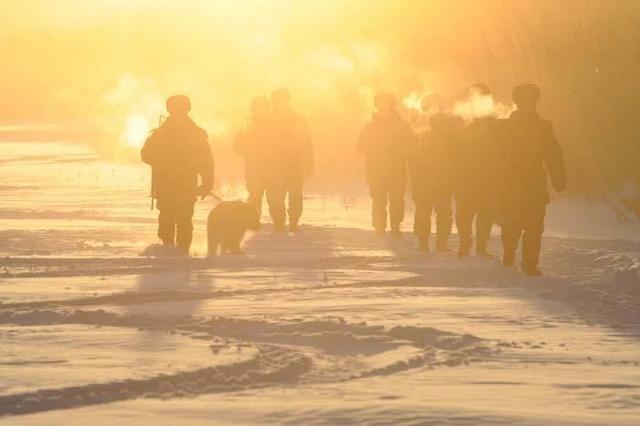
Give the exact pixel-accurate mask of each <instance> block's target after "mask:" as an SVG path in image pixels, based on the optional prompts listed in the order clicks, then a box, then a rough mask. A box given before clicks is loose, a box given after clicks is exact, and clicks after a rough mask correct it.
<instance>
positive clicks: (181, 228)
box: [176, 200, 195, 255]
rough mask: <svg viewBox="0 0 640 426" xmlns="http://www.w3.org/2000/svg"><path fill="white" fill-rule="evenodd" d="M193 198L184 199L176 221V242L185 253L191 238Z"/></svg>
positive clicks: (187, 250) (187, 252)
mask: <svg viewBox="0 0 640 426" xmlns="http://www.w3.org/2000/svg"><path fill="white" fill-rule="evenodd" d="M194 203H195V200H184V201H183V202H182V205H181V206H180V211H179V214H178V218H177V221H176V244H177V245H178V247H180V248H181V249H182V250H183V251H184V253H185V254H187V255H188V254H189V248H190V247H191V240H192V239H193V223H192V218H193V205H194Z"/></svg>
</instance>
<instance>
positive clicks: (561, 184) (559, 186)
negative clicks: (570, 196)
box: [553, 180, 567, 192]
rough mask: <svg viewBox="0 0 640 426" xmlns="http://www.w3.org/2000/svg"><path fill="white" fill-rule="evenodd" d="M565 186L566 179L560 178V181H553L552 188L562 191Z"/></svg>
mask: <svg viewBox="0 0 640 426" xmlns="http://www.w3.org/2000/svg"><path fill="white" fill-rule="evenodd" d="M566 187H567V181H566V180H562V181H560V182H553V189H555V190H556V191H557V192H562V191H564V190H565V189H566Z"/></svg>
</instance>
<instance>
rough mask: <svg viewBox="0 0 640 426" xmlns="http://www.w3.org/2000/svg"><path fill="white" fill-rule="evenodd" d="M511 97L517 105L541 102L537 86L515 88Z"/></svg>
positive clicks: (525, 85) (528, 85) (524, 85)
mask: <svg viewBox="0 0 640 426" xmlns="http://www.w3.org/2000/svg"><path fill="white" fill-rule="evenodd" d="M511 97H512V98H513V102H515V104H516V105H520V104H536V103H537V102H538V101H539V100H540V88H539V87H538V86H536V85H535V84H531V83H526V84H520V85H518V86H516V87H514V88H513V92H511Z"/></svg>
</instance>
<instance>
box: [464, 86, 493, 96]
mask: <svg viewBox="0 0 640 426" xmlns="http://www.w3.org/2000/svg"><path fill="white" fill-rule="evenodd" d="M465 92H466V93H465V95H466V97H467V99H468V98H470V97H471V96H474V95H475V96H491V95H492V93H491V88H489V86H487V85H486V84H483V83H474V84H472V85H471V86H469V87H467V89H466V90H465Z"/></svg>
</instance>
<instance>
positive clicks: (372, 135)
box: [358, 84, 566, 275]
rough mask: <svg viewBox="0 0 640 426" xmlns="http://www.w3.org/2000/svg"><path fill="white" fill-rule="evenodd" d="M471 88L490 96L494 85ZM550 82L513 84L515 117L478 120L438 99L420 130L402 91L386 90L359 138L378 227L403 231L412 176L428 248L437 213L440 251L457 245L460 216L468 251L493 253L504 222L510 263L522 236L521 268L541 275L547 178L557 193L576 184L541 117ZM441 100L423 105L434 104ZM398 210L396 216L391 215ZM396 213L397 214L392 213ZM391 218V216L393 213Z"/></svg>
mask: <svg viewBox="0 0 640 426" xmlns="http://www.w3.org/2000/svg"><path fill="white" fill-rule="evenodd" d="M470 90H473V91H476V92H479V93H480V94H481V95H484V96H489V95H490V91H489V89H488V88H487V87H486V86H484V85H474V86H472V87H471V88H470ZM539 99H540V89H539V88H538V87H537V86H535V85H532V84H524V85H519V86H517V87H515V88H514V90H513V101H514V104H515V105H516V110H515V111H514V112H513V113H512V114H511V115H510V117H509V118H506V119H497V118H496V117H493V116H485V117H478V118H476V119H474V120H472V121H471V122H469V123H465V121H464V120H462V119H461V118H459V117H457V116H455V115H453V114H450V113H447V112H442V111H446V108H442V105H438V106H437V108H435V112H433V113H430V114H428V120H427V121H428V123H427V126H426V129H425V130H423V131H419V132H414V131H413V130H412V127H411V126H410V124H409V123H408V122H407V121H405V120H404V119H403V118H402V117H401V115H400V114H399V113H398V111H397V110H396V98H395V97H394V96H393V95H391V94H379V95H377V96H376V98H375V107H376V111H375V113H374V115H373V117H372V118H371V120H370V121H369V122H368V123H367V124H366V125H365V127H364V129H363V131H362V133H361V134H360V138H359V139H358V151H359V152H360V153H361V154H362V155H363V156H364V157H365V163H366V173H367V182H368V184H369V189H370V194H371V198H372V222H373V227H374V228H375V230H376V231H377V232H379V233H384V232H386V229H387V224H389V225H390V228H391V232H392V233H393V234H397V235H399V234H400V224H401V222H402V220H403V218H404V208H405V205H404V200H405V190H406V187H407V181H408V180H410V183H411V192H412V195H413V200H414V203H415V220H414V233H415V235H416V236H417V238H418V242H419V247H420V249H421V250H425V251H428V250H429V237H430V234H431V216H432V214H433V213H435V217H436V235H437V237H436V250H438V251H448V250H449V248H448V240H449V236H450V234H451V229H452V224H453V217H454V213H453V208H452V207H453V205H454V200H455V207H456V208H455V220H456V227H457V229H458V235H459V238H460V245H459V250H458V254H459V256H461V257H464V256H468V255H469V253H470V250H471V248H472V246H473V237H472V235H473V230H474V225H475V252H476V254H478V255H481V256H488V251H487V245H488V243H489V237H490V234H491V228H492V226H493V224H494V223H496V222H499V223H501V225H502V243H503V259H502V260H503V263H504V265H505V266H512V265H514V263H515V256H516V250H517V247H518V243H519V241H520V239H521V238H522V246H523V250H522V263H521V269H522V271H523V272H524V273H525V274H528V275H540V274H541V272H540V270H539V269H538V262H539V258H540V249H541V241H542V233H543V229H544V216H545V209H546V205H547V204H548V203H549V199H550V198H549V192H548V183H547V175H549V177H550V179H551V184H552V186H553V188H554V189H555V190H556V191H562V190H564V188H565V185H566V176H565V168H564V161H563V156H562V151H561V149H560V145H559V144H558V141H557V140H556V137H555V135H554V132H553V129H552V126H551V123H550V122H549V121H547V120H545V119H543V118H541V117H540V116H539V115H538V112H537V104H538V101H539ZM432 102H433V98H425V99H424V100H423V105H422V106H423V110H433V108H432V107H433V105H429V104H430V103H432ZM387 211H388V214H387ZM387 216H388V217H387ZM387 219H388V220H387Z"/></svg>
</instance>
